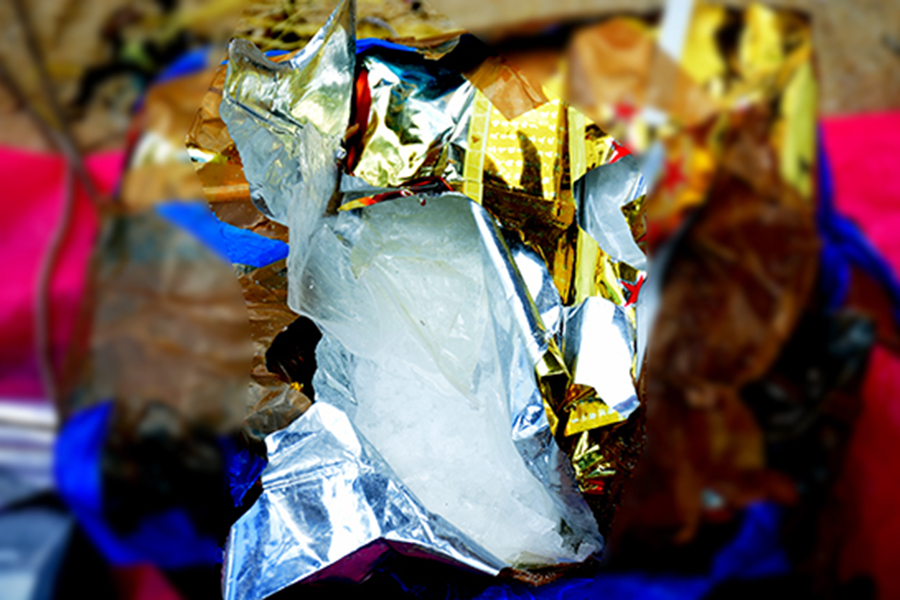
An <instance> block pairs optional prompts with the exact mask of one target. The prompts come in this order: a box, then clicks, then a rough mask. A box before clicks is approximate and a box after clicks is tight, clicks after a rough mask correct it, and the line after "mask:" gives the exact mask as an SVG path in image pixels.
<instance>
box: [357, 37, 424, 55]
mask: <svg viewBox="0 0 900 600" xmlns="http://www.w3.org/2000/svg"><path fill="white" fill-rule="evenodd" d="M372 48H380V49H383V50H397V51H399V52H416V49H415V48H410V47H409V46H404V45H402V44H395V43H394V42H388V41H385V40H382V39H379V38H363V39H361V40H356V53H357V54H362V53H363V52H365V51H366V50H370V49H372Z"/></svg>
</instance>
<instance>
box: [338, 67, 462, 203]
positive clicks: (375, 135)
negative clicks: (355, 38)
mask: <svg viewBox="0 0 900 600" xmlns="http://www.w3.org/2000/svg"><path fill="white" fill-rule="evenodd" d="M359 63H360V66H361V67H363V68H365V69H366V70H367V71H368V78H369V88H370V90H371V98H372V107H371V111H370V114H369V125H368V128H367V131H366V133H365V136H364V141H363V143H364V146H363V151H362V154H361V156H360V160H359V163H358V164H357V166H356V168H355V169H354V175H356V176H357V177H360V178H362V179H364V180H365V181H366V182H368V183H369V184H371V185H373V186H377V187H398V186H400V185H401V184H403V183H404V182H406V181H409V180H412V179H419V178H422V177H431V176H438V177H443V178H444V179H446V180H448V181H450V182H455V181H460V180H461V179H462V177H463V163H462V157H463V156H464V155H465V144H466V137H467V131H468V124H469V116H470V113H471V104H472V98H473V96H474V93H475V88H473V87H472V85H471V84H470V83H469V82H468V81H466V79H465V78H464V77H463V76H462V75H461V74H460V73H458V72H456V71H451V70H448V69H446V68H441V67H439V66H438V65H437V63H436V61H432V60H428V59H426V58H424V57H422V56H421V55H420V54H419V53H417V52H403V51H396V50H389V51H386V50H382V49H375V50H374V51H369V52H366V53H363V54H362V55H361V56H360V57H359Z"/></svg>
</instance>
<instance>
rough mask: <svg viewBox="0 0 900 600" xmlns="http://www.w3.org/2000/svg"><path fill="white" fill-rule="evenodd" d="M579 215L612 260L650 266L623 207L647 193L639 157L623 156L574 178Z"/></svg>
mask: <svg viewBox="0 0 900 600" xmlns="http://www.w3.org/2000/svg"><path fill="white" fill-rule="evenodd" d="M574 192H575V198H576V202H577V205H576V207H577V208H576V218H577V220H578V225H579V226H581V228H582V229H584V230H585V231H586V232H587V233H588V234H589V235H590V236H591V237H592V238H594V239H595V240H596V241H597V243H598V244H600V248H601V249H602V250H603V251H604V252H606V253H607V254H608V255H609V256H610V257H611V258H612V259H613V260H615V261H619V262H624V263H627V264H629V265H631V266H632V267H634V268H635V269H639V270H642V271H645V270H646V269H647V257H646V256H645V255H644V253H643V252H642V251H641V249H640V248H639V247H638V245H637V243H636V242H635V241H634V236H633V235H632V233H631V228H630V227H629V226H628V221H626V220H625V215H624V213H623V212H622V207H623V206H625V205H626V204H628V203H629V202H631V201H633V200H636V199H637V198H640V197H641V196H642V195H644V194H645V193H646V184H645V182H644V177H643V176H642V175H641V170H640V168H639V165H638V162H637V159H635V158H634V156H632V155H628V156H624V157H622V158H620V159H619V160H617V161H616V162H614V163H609V164H605V165H601V166H599V167H596V168H594V169H591V170H590V171H588V172H587V173H585V174H584V175H583V176H581V177H580V178H579V179H578V181H576V182H575V190H574Z"/></svg>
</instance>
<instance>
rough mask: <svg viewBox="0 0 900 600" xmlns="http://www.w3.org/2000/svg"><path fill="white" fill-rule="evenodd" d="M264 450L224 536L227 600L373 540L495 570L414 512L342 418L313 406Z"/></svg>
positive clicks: (429, 517) (265, 588) (258, 594)
mask: <svg viewBox="0 0 900 600" xmlns="http://www.w3.org/2000/svg"><path fill="white" fill-rule="evenodd" d="M266 446H267V449H268V457H269V465H268V466H267V467H266V470H265V471H264V472H263V476H262V485H263V493H262V495H261V496H260V497H259V498H258V499H257V501H256V502H255V503H254V504H253V506H252V507H251V508H250V510H249V511H247V513H246V514H244V515H243V516H242V517H241V518H240V519H239V520H238V521H237V523H235V525H234V526H233V527H232V529H231V533H230V535H229V536H228V543H227V546H226V548H225V556H226V559H225V598H226V600H238V599H244V598H265V597H266V596H270V595H272V594H274V593H275V592H277V591H279V590H282V589H284V588H286V587H288V586H289V585H291V584H293V583H296V582H298V581H300V580H302V579H303V578H305V577H308V576H309V575H311V574H313V573H316V572H318V571H320V570H321V569H323V568H326V567H329V566H331V565H334V564H335V563H337V562H338V561H339V560H340V559H342V558H344V557H346V556H347V555H349V554H350V553H352V552H354V551H355V550H358V549H359V548H363V547H365V546H367V545H368V544H370V543H372V542H376V541H378V540H380V539H384V540H388V541H392V542H406V543H410V544H417V545H419V546H424V547H425V548H427V549H428V550H429V551H430V552H432V553H434V554H435V555H436V556H438V557H442V558H444V559H446V560H450V561H453V562H456V563H459V564H462V565H466V566H469V567H471V568H475V569H478V570H481V571H485V572H487V573H491V574H496V573H497V572H498V571H499V570H500V569H501V568H503V566H504V565H503V563H500V562H498V561H497V560H496V559H495V558H493V557H492V556H491V555H490V554H489V553H488V552H486V551H485V550H484V549H482V548H480V547H478V545H477V544H475V543H474V542H473V541H472V540H471V539H468V538H467V537H466V536H465V535H463V534H462V533H461V532H460V531H459V530H457V529H456V528H455V527H453V525H451V524H450V523H448V522H447V521H445V520H444V519H442V518H441V517H439V516H437V515H435V514H432V513H430V512H429V511H428V509H427V508H426V507H424V506H422V504H421V503H420V502H419V501H418V500H417V499H416V497H415V496H414V495H413V494H412V493H411V492H410V491H409V490H408V489H407V488H406V486H404V485H403V484H402V483H401V482H400V480H399V479H398V478H397V477H396V475H394V474H393V472H392V470H391V468H390V466H389V465H388V464H387V463H385V462H384V460H383V459H382V458H381V457H380V456H379V454H378V452H377V451H375V450H374V449H373V448H372V447H371V445H370V444H369V443H368V442H366V440H365V439H364V438H363V437H362V436H360V435H359V433H358V432H357V431H356V429H355V428H354V427H353V425H352V423H351V422H350V420H349V419H348V418H347V415H346V414H344V413H343V412H342V411H341V410H339V409H337V408H335V407H333V406H330V405H329V404H326V403H317V404H314V405H313V406H312V408H310V409H309V410H308V411H307V412H306V413H305V414H304V415H303V417H301V418H299V419H297V420H296V421H294V422H293V423H292V424H291V425H290V426H288V427H287V428H285V429H283V430H281V431H278V432H276V433H273V434H272V435H270V436H269V437H268V438H266ZM345 568H346V566H345ZM349 571H350V572H349V574H348V573H342V571H341V570H340V568H338V569H337V570H336V573H335V576H337V577H341V575H342V574H343V578H345V579H346V578H347V577H348V575H349V577H351V578H352V573H353V569H352V568H350V570H349Z"/></svg>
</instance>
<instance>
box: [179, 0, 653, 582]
mask: <svg viewBox="0 0 900 600" xmlns="http://www.w3.org/2000/svg"><path fill="white" fill-rule="evenodd" d="M352 24H353V6H352V3H351V2H348V1H345V2H342V3H341V4H340V5H339V6H338V8H337V9H336V10H335V12H334V13H333V14H332V17H331V18H330V19H329V21H328V23H327V24H326V25H325V27H324V28H323V29H322V31H321V32H320V33H319V34H317V35H316V37H315V38H313V40H311V42H310V43H309V44H308V45H307V46H306V47H305V48H304V49H303V50H302V51H301V52H299V53H297V54H295V55H293V56H290V57H288V58H287V59H283V60H282V61H281V62H274V61H270V60H269V59H267V58H266V57H265V56H264V55H262V53H260V52H259V51H258V50H257V49H255V48H254V47H252V45H250V44H248V43H246V42H243V41H241V40H236V41H235V42H233V43H232V45H231V47H230V49H229V62H228V67H227V74H226V76H225V77H224V80H223V81H222V84H221V85H222V88H221V89H222V100H221V104H220V105H219V106H218V111H219V114H220V116H221V120H222V122H224V124H225V125H227V134H228V136H229V137H230V138H231V140H233V144H234V145H233V148H234V149H236V151H237V153H238V154H239V159H238V158H237V157H235V156H233V155H232V156H226V155H225V154H222V152H226V153H227V152H228V148H229V146H228V143H227V142H226V141H224V138H222V139H216V140H215V143H214V145H215V146H217V148H218V149H213V151H212V152H208V151H206V150H205V149H204V148H202V147H201V145H202V144H199V143H198V140H200V139H202V137H203V136H202V135H200V134H201V133H202V129H203V126H204V123H212V124H215V115H214V111H213V110H212V109H211V108H210V107H206V106H204V108H203V109H202V110H201V121H198V123H200V125H199V126H197V127H195V129H200V130H201V131H194V132H192V140H191V143H190V144H189V148H190V149H191V153H192V156H193V157H195V160H197V161H198V163H200V165H201V174H202V172H203V170H208V169H209V167H210V165H213V164H216V163H226V164H232V165H235V164H242V167H243V174H244V175H245V176H246V180H247V182H248V184H249V191H250V197H251V198H252V202H253V205H255V206H256V208H257V209H258V210H259V211H260V213H262V215H261V216H262V218H263V219H264V220H265V221H271V222H274V223H278V224H281V225H287V227H288V229H289V234H288V235H289V241H290V254H289V256H288V259H287V263H286V267H287V272H286V274H284V275H283V276H282V275H279V276H276V277H274V278H273V280H272V281H273V283H274V282H275V280H277V281H278V283H277V286H279V287H281V286H283V284H284V278H286V283H287V287H288V305H289V306H290V308H291V309H292V310H294V311H296V312H297V313H299V314H300V315H303V316H304V317H308V318H310V319H311V320H312V321H313V322H314V323H315V324H316V325H317V326H318V327H319V329H320V330H321V331H322V334H323V337H322V340H321V342H319V345H318V348H317V350H316V362H317V363H318V367H317V370H316V373H315V378H314V382H313V384H314V385H313V387H314V388H315V398H314V400H315V404H313V407H312V408H311V409H309V410H307V412H306V413H304V414H303V416H300V417H299V418H297V419H296V420H295V421H294V422H293V423H292V424H291V425H288V426H287V428H285V429H283V430H281V431H279V432H276V433H274V434H271V435H270V436H269V437H268V438H267V439H266V445H267V448H268V454H269V460H270V466H269V468H268V470H267V471H266V472H265V474H264V476H263V488H264V492H263V496H262V497H261V500H260V501H259V502H258V503H257V504H256V505H254V507H253V508H252V509H251V511H250V512H249V513H247V514H246V515H245V516H244V517H242V518H241V519H240V520H239V521H238V522H237V523H236V524H235V525H234V528H233V530H232V534H231V537H230V541H229V545H228V551H227V559H226V571H225V576H224V578H225V592H226V596H227V597H245V596H254V597H263V596H266V595H269V594H271V593H274V592H275V591H277V590H279V589H282V588H284V587H286V586H287V585H290V584H293V583H296V582H299V581H301V580H311V578H318V577H321V576H323V574H325V573H328V574H330V575H333V576H344V577H351V578H353V577H354V575H353V573H354V571H353V569H352V568H350V567H348V566H347V561H346V560H342V559H345V558H346V557H347V556H349V555H351V554H353V553H354V552H355V551H357V550H359V549H360V548H362V547H364V546H365V547H368V545H369V544H370V543H371V542H373V541H375V540H378V539H387V540H395V541H398V542H402V543H404V544H412V546H413V547H418V548H421V549H424V550H425V551H426V552H428V553H429V554H430V555H432V556H434V557H436V558H438V559H443V560H449V561H452V562H455V563H458V564H462V565H466V566H469V567H473V568H476V569H479V570H482V571H485V572H487V573H497V572H498V570H499V569H501V568H503V567H508V566H513V567H516V568H530V567H537V566H547V565H553V564H558V563H564V562H578V561H581V560H584V559H585V558H587V557H588V556H591V555H594V554H597V553H599V551H600V550H601V549H602V545H603V540H602V536H601V531H606V530H608V527H609V517H610V511H609V506H607V505H611V502H610V501H609V499H608V494H609V493H610V488H609V487H608V486H607V485H606V484H605V482H606V481H607V480H608V479H609V478H610V477H612V476H615V475H619V474H620V473H621V472H623V470H630V468H632V467H633V465H631V462H632V461H633V456H631V455H632V454H634V453H633V452H631V453H629V452H627V450H626V449H624V448H618V449H617V446H616V444H615V443H610V440H612V439H613V438H616V436H615V435H612V436H610V431H611V430H612V429H611V428H613V427H622V426H627V427H631V428H633V427H634V424H633V422H636V421H635V418H637V417H639V416H640V414H639V412H637V409H638V408H639V406H640V404H639V402H638V396H639V394H638V386H637V384H636V381H637V378H638V376H639V373H640V366H641V363H642V361H643V358H642V354H643V347H644V345H645V340H646V323H642V322H641V319H640V318H639V316H640V314H641V310H642V306H643V304H644V302H645V300H644V297H643V296H642V295H641V294H640V291H641V286H642V285H643V281H644V279H645V277H646V268H647V264H646V258H645V257H644V255H643V251H642V249H641V244H642V236H643V233H644V230H645V226H644V225H643V199H644V196H645V191H646V190H645V189H644V188H643V184H642V179H641V177H640V173H639V170H638V168H637V163H636V162H635V161H634V160H633V159H631V158H630V157H629V156H628V155H627V154H628V153H627V151H625V150H624V149H623V148H621V146H619V145H618V144H616V143H615V141H614V140H612V138H610V137H609V136H607V135H605V134H604V133H603V132H602V131H600V130H599V128H597V127H596V126H595V125H593V124H591V123H590V122H589V121H587V120H586V118H585V117H584V116H583V115H581V114H580V113H578V112H577V111H575V110H574V109H573V108H571V107H570V106H568V105H567V104H566V103H565V102H564V101H562V100H561V99H559V97H558V95H556V94H554V93H553V92H552V91H551V90H546V89H545V90H544V91H543V93H544V94H545V96H546V98H547V101H546V102H543V103H537V104H536V107H535V108H532V109H531V110H525V111H524V112H521V114H515V115H513V114H511V113H510V111H509V110H508V107H505V108H506V109H507V110H505V112H501V111H500V110H499V109H498V108H496V107H495V106H494V105H493V103H492V102H491V100H490V99H489V98H488V96H487V95H485V92H484V91H482V90H484V89H488V88H489V87H490V85H489V82H487V83H486V81H485V71H484V70H481V71H480V72H479V71H477V70H476V74H478V77H472V72H471V71H470V72H468V75H469V76H470V77H471V79H469V78H467V76H464V75H463V74H462V73H461V72H460V70H459V69H460V67H459V65H460V64H463V63H465V61H462V63H461V62H460V57H459V55H455V54H454V52H464V51H466V48H467V46H466V44H463V43H457V44H444V45H443V47H442V48H441V50H440V51H439V52H432V53H430V54H429V53H428V52H416V51H411V50H398V49H395V48H385V47H381V46H379V45H378V44H374V45H369V46H368V47H367V48H366V49H365V50H363V52H361V53H360V54H358V55H355V53H354V39H353V35H352V34H351V33H349V32H352V31H353V26H352ZM488 79H490V78H489V77H488ZM473 81H477V84H478V86H479V87H476V85H475V84H474V83H473ZM366 106H367V107H368V110H367V111H365V110H362V108H364V107H366ZM195 125H196V123H195ZM360 131H362V132H363V133H362V135H359V132H360ZM219 132H220V133H221V129H219ZM207 137H210V138H211V137H213V136H207ZM219 138H221V135H220V136H219ZM347 145H355V146H353V147H349V148H348V147H347ZM345 152H349V153H350V155H352V156H353V157H355V158H354V163H353V164H352V165H348V164H346V163H344V164H343V165H342V161H343V159H344V157H345V156H346V154H345ZM223 159H224V160H223ZM342 167H343V169H344V172H343V173H341V169H342ZM422 178H426V180H431V181H444V182H446V184H449V187H450V188H452V189H453V190H455V191H444V192H440V191H438V192H435V191H433V190H432V191H430V192H428V193H423V194H417V193H414V192H413V190H414V189H415V186H416V185H418V184H417V182H421V181H422ZM429 178H430V179H429ZM209 179H214V178H209ZM221 183H222V181H221V180H220V181H218V182H217V184H221ZM214 187H215V189H214V194H213V196H214V197H212V198H211V200H212V201H214V207H215V201H216V200H221V198H219V197H218V196H216V194H217V193H218V194H221V190H222V189H223V186H222V185H216V186H214ZM598 188H602V189H598ZM361 199H362V200H365V202H362V206H363V208H355V209H352V210H338V209H339V207H340V205H341V204H342V203H348V202H350V201H356V204H353V206H360V203H359V201H360V200H361ZM347 208H349V205H348V207H347ZM245 221H247V222H246V223H245V224H244V226H247V227H248V228H250V227H258V226H259V221H258V222H257V223H255V224H252V223H251V222H250V220H249V219H245ZM264 269H268V267H264ZM254 273H256V271H253V270H250V269H244V271H243V275H242V277H244V278H245V279H246V278H247V277H248V276H253V275H254ZM282 277H284V278H282ZM246 291H247V285H246V282H245V293H246ZM251 312H252V310H251ZM610 375H612V377H609V376H610ZM379 377H380V378H379ZM429 382H430V383H429ZM438 382H440V383H438ZM391 385H394V386H399V387H396V388H395V389H396V390H397V393H398V394H399V393H405V392H403V389H404V388H403V385H406V386H407V388H405V389H421V390H422V393H421V394H419V396H421V397H422V398H423V399H424V400H430V401H433V402H438V403H440V402H441V401H442V400H446V399H449V398H451V397H452V399H453V400H455V401H458V404H459V405H460V406H466V405H467V403H468V407H469V408H468V409H474V410H478V411H481V413H480V414H481V415H482V417H483V419H482V417H479V418H478V419H476V420H475V422H473V421H472V419H471V417H469V418H468V419H467V420H464V419H466V417H465V416H464V415H463V416H461V417H460V419H458V420H448V421H447V422H445V423H443V426H444V427H445V428H449V431H450V432H451V433H452V430H453V429H454V428H455V429H458V428H460V427H463V426H465V427H484V428H486V429H485V431H486V432H493V433H491V435H496V432H498V431H500V432H501V435H500V436H499V437H495V438H492V439H506V442H505V444H501V445H502V446H503V447H502V448H499V447H491V448H488V449H486V450H485V451H483V452H482V451H480V450H478V451H479V452H481V454H480V456H479V457H478V458H477V459H476V462H475V463H473V469H472V471H473V472H475V471H477V470H478V467H479V464H480V463H490V461H491V460H495V458H496V459H497V460H499V458H497V457H499V456H500V455H503V453H507V454H506V456H509V453H510V452H512V456H514V457H515V460H514V461H513V463H505V464H515V465H517V466H516V467H511V468H512V470H519V471H521V472H522V473H525V474H526V476H527V477H526V480H527V481H528V482H529V485H530V488H529V490H518V489H514V490H511V491H512V492H514V493H516V494H519V495H521V496H523V497H525V496H527V495H528V494H533V497H534V498H539V499H540V500H539V501H528V500H527V498H526V499H525V500H524V501H521V502H520V506H519V507H518V508H517V510H523V511H529V510H530V511H532V512H533V514H534V517H533V520H534V521H535V522H538V523H545V525H541V526H542V527H547V529H546V535H537V536H534V537H533V538H532V539H530V540H525V541H524V542H523V545H522V547H521V548H519V549H518V550H516V549H515V548H506V547H501V546H502V544H501V545H499V546H498V545H497V542H496V540H495V539H493V538H491V537H490V536H487V537H486V538H484V539H476V538H478V535H477V532H475V533H473V530H472V528H471V527H470V528H469V529H467V532H463V531H462V529H465V527H463V528H462V529H461V528H460V526H459V523H460V522H462V521H463V520H465V517H466V513H467V511H466V510H465V506H464V505H460V506H457V507H448V506H446V503H442V504H441V503H438V502H436V501H435V500H434V498H433V497H429V495H430V494H432V493H433V490H434V489H435V486H436V485H437V483H436V482H432V483H431V484H428V485H424V484H417V483H416V482H414V481H409V480H408V478H407V479H405V477H406V475H404V474H403V471H404V469H405V465H404V462H403V461H404V454H405V455H408V454H410V453H411V452H416V453H418V452H434V455H435V460H436V461H437V460H441V459H443V460H445V461H446V460H449V461H450V462H453V461H463V460H465V458H464V457H463V456H462V454H464V453H462V452H460V453H459V454H453V453H452V452H447V451H446V450H445V449H444V445H445V444H444V443H443V439H444V438H437V440H423V441H422V443H421V444H420V445H418V446H415V447H408V448H405V451H398V450H397V448H396V447H392V446H391V444H390V440H389V439H380V438H379V435H380V434H379V432H378V430H377V428H373V427H371V424H372V422H373V421H377V420H379V418H380V415H378V414H377V411H376V412H373V411H374V410H375V408H373V407H377V406H379V402H381V401H382V400H383V399H385V398H390V397H392V388H391ZM409 386H419V387H418V388H416V387H409ZM443 404H448V405H449V404H450V403H443ZM327 405H330V406H327ZM468 409H467V410H468ZM367 411H368V412H367ZM636 412H637V414H635V413H636ZM417 414H418V413H417V411H416V410H414V409H413V408H409V409H408V410H401V411H398V412H396V413H392V415H391V417H390V418H391V419H396V420H397V421H398V422H401V421H404V420H406V421H409V420H410V419H413V420H415V418H416V415H417ZM632 415H633V417H632ZM630 417H632V418H630ZM348 419H349V420H348ZM381 420H382V421H384V419H381ZM351 423H352V425H351ZM410 430H411V431H414V430H415V427H412V428H411V429H410ZM447 439H449V438H447ZM301 446H302V447H303V455H302V458H300V454H299V451H300V447H301ZM476 450H477V449H476ZM495 454H496V455H497V456H496V457H495ZM441 455H444V456H443V457H441ZM448 455H449V456H448ZM327 457H332V458H333V460H328V459H326V458H327ZM497 464H499V463H497ZM480 466H481V467H482V468H481V470H482V471H484V470H485V469H484V468H483V464H481V465H480ZM442 468H443V467H441V466H440V465H439V464H437V463H436V466H435V474H436V475H439V474H440V473H442V470H441V469H442ZM395 473H399V474H400V475H399V476H398V475H395ZM490 475H491V478H493V479H496V478H498V477H499V478H502V477H507V476H509V477H512V475H510V474H508V473H505V472H502V471H498V472H493V473H491V474H490ZM438 479H442V477H440V476H439V477H438ZM447 479H452V477H448V478H447ZM520 481H521V480H520ZM462 487H464V486H459V485H458V486H457V487H456V490H457V491H458V490H459V489H461V488H462ZM526 487H528V486H526ZM619 487H620V486H619ZM604 494H606V495H604ZM338 498H339V499H340V501H339V502H338V501H337V499H338ZM288 499H290V500H289V501H288ZM598 499H600V502H599V504H598V502H597V500H598ZM333 500H334V501H335V502H336V503H335V504H331V503H332V501H333ZM592 500H593V502H592ZM477 501H481V499H478V500H477ZM338 505H340V507H341V510H338V509H337V508H336V507H337V506H338ZM598 505H599V506H601V507H602V508H601V509H600V510H598V508H597V506H598ZM351 506H352V507H353V508H352V509H348V508H346V507H351ZM323 507H324V508H323ZM398 510H401V511H402V512H403V514H404V518H408V519H409V521H404V522H400V521H398V520H397V519H396V518H394V517H393V516H392V515H394V514H395V512H392V511H398ZM454 511H456V512H454ZM541 511H543V512H541ZM469 512H470V511H469ZM438 514H440V515H441V516H440V517H439V516H437V515H438ZM523 514H524V513H523ZM454 515H456V516H454ZM596 515H602V517H603V520H602V522H598V520H597V518H596ZM347 519H349V520H350V522H347ZM546 523H549V525H546ZM523 529H527V528H525V527H523ZM529 544H530V545H529ZM285 552H287V553H289V554H290V555H291V556H293V557H296V559H297V560H291V561H286V560H284V553H285Z"/></svg>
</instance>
